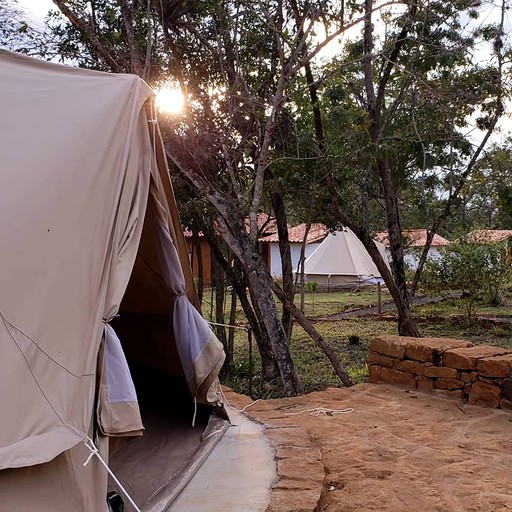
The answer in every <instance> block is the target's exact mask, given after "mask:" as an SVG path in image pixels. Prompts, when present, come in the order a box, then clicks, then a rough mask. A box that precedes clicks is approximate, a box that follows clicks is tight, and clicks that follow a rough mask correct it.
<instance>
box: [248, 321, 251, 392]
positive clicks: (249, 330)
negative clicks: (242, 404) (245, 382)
mask: <svg viewBox="0 0 512 512" xmlns="http://www.w3.org/2000/svg"><path fill="white" fill-rule="evenodd" d="M247 338H248V341H249V396H250V397H251V398H252V330H251V328H250V327H248V328H247Z"/></svg>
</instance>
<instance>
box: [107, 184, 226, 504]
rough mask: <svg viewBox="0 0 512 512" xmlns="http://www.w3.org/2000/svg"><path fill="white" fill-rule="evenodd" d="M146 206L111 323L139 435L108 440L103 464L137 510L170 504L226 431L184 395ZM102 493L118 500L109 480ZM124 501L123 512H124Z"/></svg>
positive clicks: (216, 412) (216, 411)
mask: <svg viewBox="0 0 512 512" xmlns="http://www.w3.org/2000/svg"><path fill="white" fill-rule="evenodd" d="M153 200H154V199H153V198H152V196H151V194H150V198H149V203H148V208H147V212H146V218H145V221H144V227H143V230H142V236H141V242H140V246H139V250H138V253H137V257H136V260H135V265H134V268H133V271H132V274H131V277H130V281H129V284H128V287H127V289H126V292H125V295H124V297H123V300H122V302H121V306H120V309H119V315H118V317H116V318H114V319H113V320H112V321H111V325H112V327H113V328H114V330H115V331H116V333H117V335H118V337H119V339H120V340H121V344H122V346H123V350H124V353H125V355H126V358H127V361H128V365H129V367H130V372H131V374H132V378H133V381H134V385H135V389H136V392H137V398H138V402H139V407H140V411H141V417H142V422H143V425H144V427H145V430H144V432H143V435H142V436H139V437H130V438H123V437H113V438H110V456H109V465H110V467H111V469H112V470H113V472H114V474H115V475H116V476H117V478H118V479H119V480H120V481H121V483H122V484H123V486H124V487H125V488H126V490H127V491H128V493H129V494H130V496H131V497H132V499H133V500H134V501H135V503H136V504H137V505H138V506H139V508H141V510H143V511H144V512H153V511H155V512H156V511H157V510H158V511H160V510H166V509H167V507H169V506H170V504H171V503H172V501H173V500H174V499H175V498H176V497H177V496H178V495H179V493H180V491H181V490H182V489H183V488H184V487H185V485H186V484H187V483H188V481H189V480H190V479H191V478H192V476H193V475H194V473H195V472H196V470H197V469H198V468H199V467H200V465H201V463H202V462H203V461H204V460H205V458H206V457H207V456H208V454H209V453H210V452H211V450H212V449H213V447H214V446H215V444H216V443H217V441H218V440H219V439H220V437H221V436H222V434H223V433H224V431H225V430H226V428H227V427H228V426H229V422H228V421H227V416H226V415H225V413H224V412H223V410H222V409H220V408H219V407H216V406H214V405H209V404H202V403H197V401H195V400H194V397H193V396H192V395H191V392H190V390H189V386H188V384H187V381H186V378H185V375H184V371H183V367H182V364H181V361H180V356H179V351H178V348H177V345H176V339H175V329H174V325H173V322H174V318H173V310H174V301H175V297H173V294H172V291H171V290H169V289H168V286H167V284H166V282H165V279H163V277H162V275H163V271H162V268H161V264H162V263H161V258H159V257H158V244H157V243H155V242H157V241H156V240H155V237H157V236H158V234H157V231H155V230H154V229H153V227H154V222H155V205H154V204H153ZM187 263H188V262H187ZM109 488H110V489H111V490H115V491H116V492H117V493H118V494H120V495H121V496H122V493H121V491H120V489H118V488H117V486H116V484H115V482H113V481H112V479H110V481H109ZM124 502H125V506H124V510H125V512H131V511H132V510H133V508H132V506H131V505H130V504H129V503H127V500H126V499H125V500H124Z"/></svg>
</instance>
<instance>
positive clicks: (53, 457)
mask: <svg viewBox="0 0 512 512" xmlns="http://www.w3.org/2000/svg"><path fill="white" fill-rule="evenodd" d="M0 72H1V78H2V79H1V80H0V105H1V107H2V116H1V117H0V134H1V137H0V147H1V154H2V158H1V159H0V213H1V215H0V234H1V236H2V241H3V243H2V251H0V282H1V283H2V286H1V287H0V313H1V317H0V354H1V357H0V389H2V390H3V391H2V392H0V407H1V409H2V412H3V418H4V419H3V420H2V422H1V423H0V510H16V511H18V512H25V510H27V511H28V510H38V511H41V512H47V511H48V512H50V511H51V512H61V511H62V512H64V511H68V510H77V511H84V512H99V511H102V510H103V507H104V506H105V493H106V482H107V475H106V473H105V471H104V470H103V469H102V467H101V465H100V464H99V462H98V461H96V460H92V461H91V463H90V464H88V465H87V466H86V467H85V468H84V467H83V466H82V463H83V462H84V460H85V459H86V458H87V455H88V452H87V449H86V448H85V446H84V445H83V441H84V440H85V439H86V438H87V436H91V437H94V438H95V440H96V441H97V444H98V446H99V448H100V452H101V453H102V455H103V457H104V458H105V459H108V439H107V438H105V437H103V436H102V435H101V434H98V429H97V428H96V427H97V425H96V419H97V417H98V416H101V413H99V414H98V415H97V410H96V398H97V396H96V391H97V389H99V390H100V391H101V389H102V387H101V385H100V386H99V387H98V385H97V378H98V374H99V373H102V371H103V370H105V371H104V372H103V374H104V375H108V374H109V373H108V371H109V369H108V368H104V367H103V364H104V361H106V360H107V359H108V358H105V359H104V358H102V357H99V356H100V355H101V354H100V348H101V347H102V345H103V344H102V341H103V339H106V340H108V339H109V338H110V339H111V340H112V339H113V340H114V341H115V335H114V334H112V332H113V331H111V330H110V329H109V328H108V327H106V326H107V324H112V325H114V324H115V322H114V321H113V319H114V318H115V317H116V315H117V314H118V313H119V314H120V315H121V316H120V317H119V319H116V320H119V321H120V322H121V324H122V322H123V321H124V320H123V316H124V315H126V316H127V317H128V316H130V315H146V318H145V319H144V322H142V323H140V322H139V334H140V336H139V337H138V338H137V339H136V340H134V342H133V343H132V342H131V341H130V339H127V340H126V341H125V340H123V339H122V338H123V334H124V333H122V332H121V331H120V332H119V333H118V334H119V335H120V338H121V342H122V344H125V348H126V351H127V352H129V350H130V349H131V345H132V344H135V345H136V350H137V351H138V353H143V354H145V355H146V356H147V354H148V353H149V352H150V351H151V350H156V348H155V347H152V346H151V343H150V342H148V345H149V346H148V345H146V340H147V339H149V338H151V336H148V335H146V333H153V331H154V332H155V336H158V335H159V333H161V332H163V330H162V329H161V328H160V327H159V326H157V324H158V322H159V321H160V319H161V316H160V315H164V316H167V318H171V324H170V325H171V327H172V336H173V337H174V339H175V340H177V344H176V345H175V349H176V350H175V352H173V350H174V349H171V348H169V347H168V345H167V344H166V342H165V340H168V339H170V337H169V336H167V337H166V338H165V339H162V340H161V341H159V342H158V343H160V344H161V347H160V345H157V348H161V349H162V350H167V351H168V358H167V359H166V360H165V361H166V364H165V365H163V364H161V365H160V366H165V368H162V370H163V371H165V372H167V373H172V372H173V371H174V370H175V369H176V368H177V367H180V368H182V369H183V374H184V376H185V380H186V382H187V387H188V389H189V398H190V400H191V397H195V398H196V399H197V401H198V402H211V401H215V400H216V398H217V396H216V393H215V391H214V389H213V385H214V383H215V382H216V375H217V373H218V370H219V369H220V367H221V365H222V362H223V360H224V354H223V351H222V346H221V344H220V343H219V342H218V340H216V338H215V337H214V336H213V334H212V333H211V331H210V330H209V328H208V326H207V325H206V323H205V322H204V320H203V319H202V318H201V316H200V314H199V312H198V311H197V309H196V308H195V307H194V305H196V298H195V291H194V287H193V281H192V276H191V272H190V268H189V266H188V256H187V254H186V248H185V242H184V240H183V236H182V231H181V225H180V222H179V216H178V212H177V209H176V204H175V201H174V197H173V193H172V188H171V184H170V180H169V175H168V170H167V167H166V162H165V155H164V151H163V146H162V140H161V137H160V133H159V131H158V126H157V125H156V124H155V120H154V116H153V108H152V97H153V93H152V91H151V90H150V89H149V88H148V87H147V85H146V84H144V82H143V81H142V80H140V79H139V78H137V77H135V76H132V75H113V74H108V73H101V72H96V71H88V70H83V69H77V68H70V67H67V66H61V65H57V64H53V63H48V62H43V61H37V60H34V59H30V58H28V57H24V56H20V55H16V54H12V53H10V52H6V51H2V50H0ZM143 228H144V229H143ZM146 231H147V233H145V232H146ZM155 234H157V235H158V236H155ZM148 237H149V238H148ZM146 244H147V245H148V247H146ZM142 259H143V261H142ZM148 262H149V267H150V269H151V271H150V270H148V269H147V268H146V267H145V266H144V265H147V263H148ZM141 266H142V267H143V270H141ZM152 272H153V274H155V275H152V277H151V279H152V281H151V283H152V284H151V285H150V286H148V285H147V282H146V279H148V276H149V275H150V274H151V273H152ZM132 281H133V283H132ZM129 282H130V283H132V284H133V286H135V288H133V287H132V284H130V285H129ZM127 287H128V288H129V290H127ZM125 292H126V293H125ZM135 299H136V300H135ZM121 301H123V304H122V305H121ZM152 308H153V309H152ZM140 318H142V317H140ZM150 319H153V320H150ZM153 323H155V325H153ZM142 327H144V328H145V331H144V332H141V330H142ZM134 329H135V328H134ZM105 333H107V336H106V337H105ZM134 337H135V336H134ZM135 342H136V343H135ZM106 345H107V343H106V342H105V347H104V348H105V349H107V348H108V347H106ZM121 347H122V345H121ZM118 348H119V345H118ZM118 353H119V354H122V350H120V351H118ZM176 353H177V354H178V356H179V363H177V362H176V360H172V363H171V358H172V357H175V356H176ZM132 356H133V354H130V353H129V357H130V358H132ZM152 359H153V360H155V359H156V360H158V361H159V363H161V361H160V360H159V358H158V357H154V354H153V357H152ZM98 363H99V364H98ZM170 368H171V370H169V369H170ZM107 381H108V379H107ZM136 385H137V383H136ZM107 387H108V386H107ZM13 389H14V390H16V392H15V393H11V392H7V391H6V390H13ZM111 390H112V388H111ZM176 390H177V388H176ZM163 392H164V391H163ZM167 392H168V396H167V397H166V400H169V402H171V403H172V401H173V399H174V397H175V393H177V391H175V390H173V389H171V388H169V389H168V390H167ZM106 396H107V399H110V401H108V400H107V403H108V407H110V411H109V414H110V416H109V418H110V420H115V421H117V419H119V420H120V421H121V423H122V422H124V421H125V419H126V415H125V414H124V413H125V412H127V411H128V415H127V416H128V419H129V418H130V417H131V414H132V413H133V412H134V410H135V408H134V407H132V405H133V403H134V401H133V395H132V394H130V393H129V394H128V395H127V396H125V397H123V396H121V397H120V396H119V395H115V394H114V396H112V395H109V393H107V395H106ZM112 398H114V400H112ZM190 403H191V402H189V404H190ZM105 410H106V409H103V411H105ZM105 419H108V418H105V417H103V418H100V420H101V421H103V420H105ZM115 421H113V423H114V424H113V425H110V426H109V427H108V428H106V427H105V425H102V427H101V428H103V429H104V433H106V434H108V435H109V436H113V435H126V434H130V433H134V430H133V429H132V430H129V429H130V428H132V427H133V425H132V426H130V425H129V421H128V422H127V423H123V424H122V425H121V426H120V425H119V424H116V423H115ZM127 425H128V427H127ZM140 426H141V425H139V424H136V425H135V427H140ZM109 429H111V430H109ZM135 430H136V429H135Z"/></svg>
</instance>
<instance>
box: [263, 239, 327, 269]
mask: <svg viewBox="0 0 512 512" xmlns="http://www.w3.org/2000/svg"><path fill="white" fill-rule="evenodd" d="M319 245H320V242H318V243H313V244H307V245H306V250H305V253H304V254H305V257H306V258H308V257H309V256H310V255H311V254H312V253H313V252H314V251H315V249H316V248H317V247H318V246H319ZM269 246H270V251H269V253H270V273H271V274H272V276H273V277H282V275H283V268H282V266H281V254H280V253H279V244H278V243H277V242H276V243H270V244H269ZM301 247H302V244H300V243H290V252H291V256H292V268H293V271H294V272H295V271H296V270H297V266H298V265H299V260H300V251H301Z"/></svg>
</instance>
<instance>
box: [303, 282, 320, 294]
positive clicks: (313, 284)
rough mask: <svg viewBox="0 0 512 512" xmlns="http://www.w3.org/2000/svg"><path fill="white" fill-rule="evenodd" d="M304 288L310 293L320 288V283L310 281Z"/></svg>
mask: <svg viewBox="0 0 512 512" xmlns="http://www.w3.org/2000/svg"><path fill="white" fill-rule="evenodd" d="M304 288H305V289H306V291H307V292H308V293H314V292H316V290H317V288H318V283H317V282H316V281H309V282H307V283H306V284H305V285H304Z"/></svg>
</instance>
